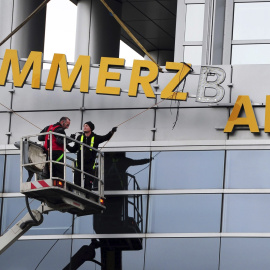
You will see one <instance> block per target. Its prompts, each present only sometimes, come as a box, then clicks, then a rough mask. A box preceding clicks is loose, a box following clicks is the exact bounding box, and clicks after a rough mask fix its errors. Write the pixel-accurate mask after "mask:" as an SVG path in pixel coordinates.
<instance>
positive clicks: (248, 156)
mask: <svg viewBox="0 0 270 270" xmlns="http://www.w3.org/2000/svg"><path fill="white" fill-rule="evenodd" d="M269 163H270V150H242V151H238V150H231V151H228V152H227V160H226V182H225V187H226V188H270V178H269V175H270V166H269Z"/></svg>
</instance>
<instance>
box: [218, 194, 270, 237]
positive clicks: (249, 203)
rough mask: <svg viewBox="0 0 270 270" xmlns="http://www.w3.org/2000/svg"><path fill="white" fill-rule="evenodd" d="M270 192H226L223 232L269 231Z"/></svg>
mask: <svg viewBox="0 0 270 270" xmlns="http://www.w3.org/2000/svg"><path fill="white" fill-rule="evenodd" d="M269 205H270V194H226V195H225V196H224V213H223V232H240V233H243V232H256V233H258V232H269V230H270V216H269Z"/></svg>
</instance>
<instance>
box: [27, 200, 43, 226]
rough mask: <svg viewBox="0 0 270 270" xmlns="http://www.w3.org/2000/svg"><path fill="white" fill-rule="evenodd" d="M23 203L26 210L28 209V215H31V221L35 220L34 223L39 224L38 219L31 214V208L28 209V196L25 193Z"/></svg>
mask: <svg viewBox="0 0 270 270" xmlns="http://www.w3.org/2000/svg"><path fill="white" fill-rule="evenodd" d="M25 203H26V207H27V210H28V213H29V215H30V216H31V218H32V219H33V221H34V222H35V224H37V225H39V223H40V221H38V220H37V219H36V218H35V216H34V215H33V213H32V210H31V209H30V206H29V201H28V196H26V195H25Z"/></svg>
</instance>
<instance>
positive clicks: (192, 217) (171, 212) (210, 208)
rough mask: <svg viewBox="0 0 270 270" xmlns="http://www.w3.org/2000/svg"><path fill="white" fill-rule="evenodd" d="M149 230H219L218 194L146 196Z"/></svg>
mask: <svg viewBox="0 0 270 270" xmlns="http://www.w3.org/2000/svg"><path fill="white" fill-rule="evenodd" d="M149 208H150V209H149V211H150V213H149V220H148V228H149V231H148V232H151V233H195V232H219V231H220V215H221V214H220V211H221V194H211V195H207V194H196V195H193V194H192V195H190V194H188V195H153V196H150V206H149Z"/></svg>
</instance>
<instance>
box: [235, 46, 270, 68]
mask: <svg viewBox="0 0 270 270" xmlns="http://www.w3.org/2000/svg"><path fill="white" fill-rule="evenodd" d="M269 51H270V44H255V45H233V46H232V60H231V62H232V64H233V65H244V64H270V54H269Z"/></svg>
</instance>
